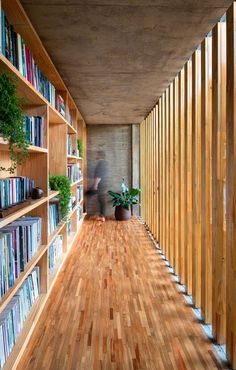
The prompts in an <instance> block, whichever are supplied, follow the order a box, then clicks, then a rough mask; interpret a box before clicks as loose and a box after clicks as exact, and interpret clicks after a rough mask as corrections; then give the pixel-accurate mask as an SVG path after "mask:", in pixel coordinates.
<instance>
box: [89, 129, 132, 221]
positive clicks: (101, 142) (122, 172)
mask: <svg viewBox="0 0 236 370" xmlns="http://www.w3.org/2000/svg"><path fill="white" fill-rule="evenodd" d="M132 130H133V129H132V125H88V126H87V168H88V188H89V187H90V186H91V184H92V181H93V176H94V169H95V167H96V155H97V151H98V150H103V151H104V152H105V153H106V160H107V162H108V190H114V191H120V183H121V181H122V178H123V177H124V178H125V180H126V181H127V183H128V185H129V186H132V185H133V180H132V179H133V175H132V173H133V171H134V166H133V165H132V158H135V168H136V172H135V179H136V180H135V184H137V178H138V177H139V176H138V174H137V168H138V170H139V167H138V164H137V161H138V158H137V150H138V147H139V144H137V141H138V142H139V137H137V129H136V140H135V141H136V150H135V153H136V154H135V155H133V152H132V148H133V145H132V141H133V140H132V137H133V135H132ZM137 145H138V146H137ZM87 212H88V214H94V213H95V212H98V203H97V199H96V196H94V197H90V198H88V202H87ZM112 214H114V209H113V207H112V205H111V203H110V201H109V197H107V211H106V215H107V216H109V215H112Z"/></svg>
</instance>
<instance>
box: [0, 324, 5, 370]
mask: <svg viewBox="0 0 236 370" xmlns="http://www.w3.org/2000/svg"><path fill="white" fill-rule="evenodd" d="M5 361H6V358H5V351H4V339H3V328H2V325H1V326H0V369H2V368H3V365H4V364H5Z"/></svg>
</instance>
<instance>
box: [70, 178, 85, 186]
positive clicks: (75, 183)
mask: <svg viewBox="0 0 236 370" xmlns="http://www.w3.org/2000/svg"><path fill="white" fill-rule="evenodd" d="M81 182H83V179H80V180H77V181H75V182H72V183H71V184H70V186H71V187H73V186H75V185H77V184H79V183H81Z"/></svg>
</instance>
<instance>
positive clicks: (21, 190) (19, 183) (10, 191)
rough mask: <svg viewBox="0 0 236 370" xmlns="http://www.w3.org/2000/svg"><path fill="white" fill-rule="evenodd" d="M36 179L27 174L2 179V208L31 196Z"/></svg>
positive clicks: (0, 198) (0, 184) (0, 192)
mask: <svg viewBox="0 0 236 370" xmlns="http://www.w3.org/2000/svg"><path fill="white" fill-rule="evenodd" d="M33 187H34V180H32V179H29V178H28V177H26V176H15V177H8V178H5V179H0V209H1V210H2V209H7V208H9V207H11V206H14V205H16V204H18V203H21V202H23V201H25V200H27V198H29V197H30V194H31V191H32V189H33Z"/></svg>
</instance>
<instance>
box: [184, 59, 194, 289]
mask: <svg viewBox="0 0 236 370" xmlns="http://www.w3.org/2000/svg"><path fill="white" fill-rule="evenodd" d="M185 124H186V156H187V158H186V165H187V168H186V182H187V184H186V193H187V210H186V212H187V213H186V217H187V220H186V225H187V228H186V229H187V230H186V232H187V235H186V243H187V246H186V267H187V271H186V290H187V293H188V294H190V295H191V294H192V254H193V251H192V248H193V195H192V176H193V164H192V159H193V155H192V154H193V153H192V151H193V145H192V139H193V125H192V59H190V60H188V61H187V63H186V64H185Z"/></svg>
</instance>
